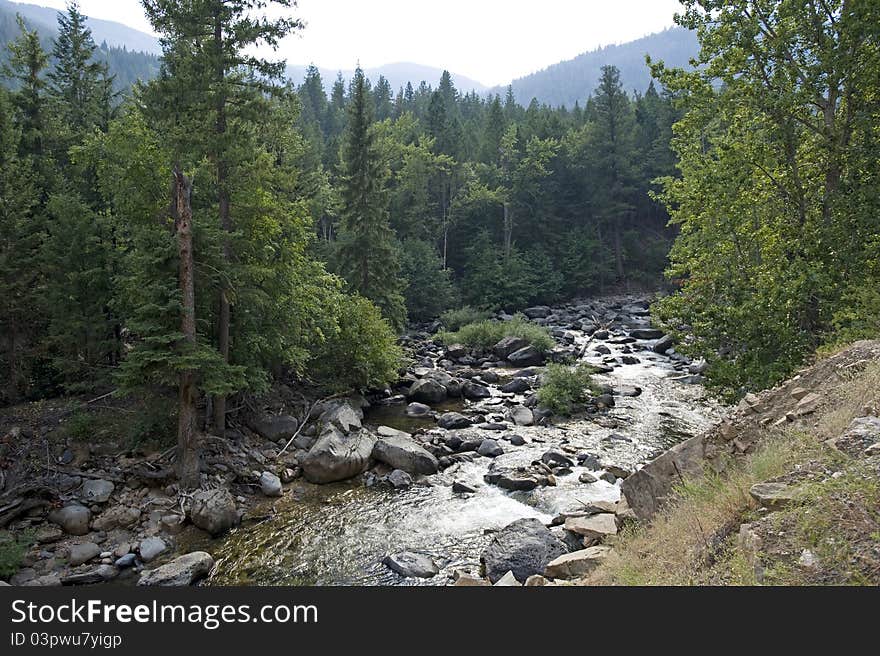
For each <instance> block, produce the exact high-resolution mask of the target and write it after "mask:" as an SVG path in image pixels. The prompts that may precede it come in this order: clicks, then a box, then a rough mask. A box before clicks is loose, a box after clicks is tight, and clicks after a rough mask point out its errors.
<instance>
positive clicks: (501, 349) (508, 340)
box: [492, 337, 529, 360]
mask: <svg viewBox="0 0 880 656" xmlns="http://www.w3.org/2000/svg"><path fill="white" fill-rule="evenodd" d="M528 345H529V343H528V341H527V340H525V339H523V338H522V337H505V338H504V339H502V340H501V341H500V342H498V343H497V344H496V345H495V346H493V347H492V352H493V353H494V354H495V355H496V356H497V357H498V358H499V359H501V360H506V359H507V358H508V356H509V355H510V354H511V353H515V352H516V351H519V350H520V349H523V348H525V347H526V346H528Z"/></svg>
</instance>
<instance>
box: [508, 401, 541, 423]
mask: <svg viewBox="0 0 880 656" xmlns="http://www.w3.org/2000/svg"><path fill="white" fill-rule="evenodd" d="M510 418H511V419H512V420H513V423H514V424H516V425H517V426H531V425H532V424H534V423H535V416H534V415H533V414H532V411H531V410H529V409H528V408H527V407H525V406H524V405H515V406H513V407H512V408H511V409H510Z"/></svg>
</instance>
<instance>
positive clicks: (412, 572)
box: [382, 551, 440, 579]
mask: <svg viewBox="0 0 880 656" xmlns="http://www.w3.org/2000/svg"><path fill="white" fill-rule="evenodd" d="M382 563H383V564H384V565H385V566H386V567H387V568H388V569H390V570H391V571H393V572H396V573H398V574H400V575H401V576H403V577H405V578H411V577H416V578H421V579H430V578H433V577H435V576H437V574H439V573H440V568H439V567H437V563H435V562H434V559H433V558H431V557H430V556H428V555H427V554H421V553H415V552H413V551H403V552H401V553H397V554H392V555H390V556H386V557H385V558H384V559H383V560H382Z"/></svg>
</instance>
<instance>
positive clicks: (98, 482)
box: [80, 478, 116, 503]
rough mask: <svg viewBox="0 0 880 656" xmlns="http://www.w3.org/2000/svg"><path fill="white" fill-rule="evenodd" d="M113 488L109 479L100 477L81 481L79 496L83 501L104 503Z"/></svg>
mask: <svg viewBox="0 0 880 656" xmlns="http://www.w3.org/2000/svg"><path fill="white" fill-rule="evenodd" d="M115 488H116V486H115V485H113V483H112V482H111V481H105V480H104V479H102V478H96V479H90V480H87V481H86V482H85V483H83V486H82V495H81V496H80V498H81V499H82V500H83V501H84V502H85V503H106V502H107V500H108V499H109V498H110V495H111V494H113V490H114V489H115Z"/></svg>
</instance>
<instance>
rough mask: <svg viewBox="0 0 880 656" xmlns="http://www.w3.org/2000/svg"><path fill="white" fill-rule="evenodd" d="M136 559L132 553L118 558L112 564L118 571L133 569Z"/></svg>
mask: <svg viewBox="0 0 880 656" xmlns="http://www.w3.org/2000/svg"><path fill="white" fill-rule="evenodd" d="M136 558H137V556H135V555H134V554H133V553H127V554H125V555H124V556H120V557H119V558H117V559H116V562H114V563H113V564H114V565H115V566H116V567H118V568H119V569H125V568H126V567H134V561H135V560H136Z"/></svg>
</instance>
